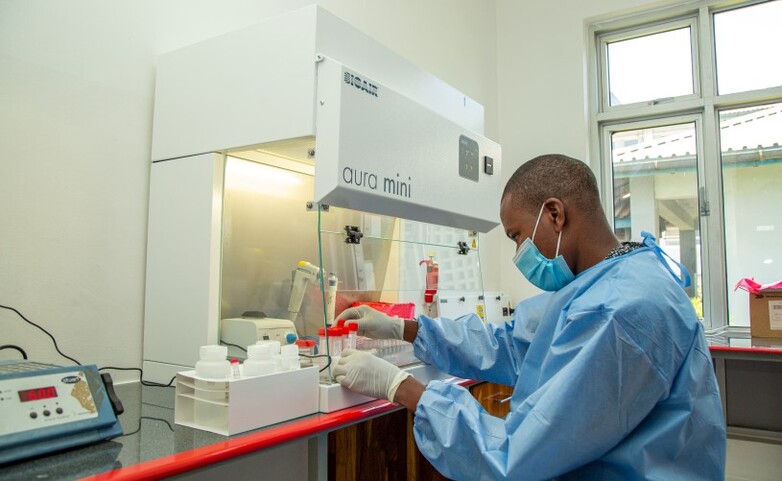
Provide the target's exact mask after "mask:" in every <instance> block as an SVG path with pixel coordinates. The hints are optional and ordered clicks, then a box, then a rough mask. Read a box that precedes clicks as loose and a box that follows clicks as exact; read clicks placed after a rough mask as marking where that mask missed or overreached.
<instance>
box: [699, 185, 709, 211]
mask: <svg viewBox="0 0 782 481" xmlns="http://www.w3.org/2000/svg"><path fill="white" fill-rule="evenodd" d="M698 205H699V209H700V213H701V217H708V216H709V215H711V208H710V207H709V201H708V200H706V188H704V187H701V188H700V189H699V194H698Z"/></svg>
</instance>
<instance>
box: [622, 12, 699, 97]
mask: <svg viewBox="0 0 782 481" xmlns="http://www.w3.org/2000/svg"><path fill="white" fill-rule="evenodd" d="M692 71H693V68H692V47H691V45H690V28H689V27H687V28H680V29H678V30H671V31H668V32H663V33H657V34H654V35H647V36H644V37H637V38H633V39H630V40H622V41H619V42H612V43H609V44H608V86H609V88H608V90H609V103H610V105H622V104H630V103H634V102H643V101H648V100H656V99H663V98H668V97H675V96H678V95H689V94H692V93H693V80H692Z"/></svg>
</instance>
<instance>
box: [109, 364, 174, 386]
mask: <svg viewBox="0 0 782 481" xmlns="http://www.w3.org/2000/svg"><path fill="white" fill-rule="evenodd" d="M106 370H114V371H138V372H139V378H138V381H139V382H140V383H141V385H142V386H150V387H173V386H172V384H173V383H174V381H175V380H176V376H174V377H172V378H171V380H170V381H168V384H161V383H158V382H152V381H145V380H144V379H142V378H143V377H144V370H143V369H141V368H140V367H114V366H106V367H101V368H98V371H106Z"/></svg>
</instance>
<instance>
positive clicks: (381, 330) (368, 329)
mask: <svg viewBox="0 0 782 481" xmlns="http://www.w3.org/2000/svg"><path fill="white" fill-rule="evenodd" d="M337 319H344V320H345V323H346V324H347V323H349V322H355V323H356V324H358V335H359V336H366V337H371V338H372V339H402V334H403V333H404V330H405V321H404V320H402V319H399V318H398V317H390V316H387V315H385V314H383V313H382V312H379V311H376V310H374V309H372V308H371V307H369V306H358V307H351V308H350V309H346V310H344V311H342V314H340V315H339V316H337Z"/></svg>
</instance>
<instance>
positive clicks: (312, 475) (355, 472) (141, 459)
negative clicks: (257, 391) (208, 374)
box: [0, 331, 782, 481]
mask: <svg viewBox="0 0 782 481" xmlns="http://www.w3.org/2000/svg"><path fill="white" fill-rule="evenodd" d="M707 339H708V342H709V348H710V350H711V354H712V358H713V360H714V366H715V372H716V374H717V379H718V382H719V385H720V393H721V396H722V400H723V408H724V410H725V417H726V419H727V423H728V433H729V435H731V436H736V437H744V438H754V439H764V440H772V441H777V442H778V441H782V410H780V409H779V407H778V399H782V339H761V338H751V337H749V335H748V333H744V332H742V331H737V332H729V333H723V334H721V335H710V336H707ZM462 384H463V385H465V386H467V387H468V388H469V389H470V391H471V392H472V394H473V396H474V397H475V398H476V399H478V400H479V401H480V402H481V404H482V405H483V406H484V407H485V408H486V409H487V411H489V412H490V413H491V414H493V415H496V416H504V415H505V414H507V413H508V410H509V408H510V402H509V401H510V396H511V394H512V392H513V390H512V388H510V387H507V386H500V385H497V384H492V383H476V382H474V381H462ZM116 389H117V394H118V395H119V397H120V399H121V400H122V402H123V404H124V406H125V413H124V414H123V415H121V416H119V419H120V422H121V424H122V427H123V431H124V432H125V433H127V434H126V435H124V436H122V437H119V438H115V439H112V440H110V441H105V442H101V443H97V444H93V445H89V446H84V447H81V448H76V449H72V450H69V451H66V452H61V453H55V454H51V455H48V456H43V457H40V458H37V459H32V460H27V461H22V462H18V463H15V464H11V465H7V466H2V467H0V479H2V480H4V481H15V480H28V479H52V480H72V479H94V480H109V479H110V480H147V479H160V478H173V479H188V480H210V479H231V480H232V481H242V480H243V479H286V480H299V479H310V480H326V479H329V480H338V481H342V480H361V479H366V480H370V479H371V480H375V479H387V480H395V479H398V480H416V479H418V480H437V479H445V478H443V477H442V476H441V475H440V474H439V473H437V471H435V470H434V468H433V467H432V466H431V465H430V464H429V463H428V461H427V460H426V459H425V458H423V456H422V455H421V454H420V453H419V452H418V449H417V448H416V446H415V441H414V439H413V436H412V423H413V417H412V414H410V413H409V412H408V411H407V410H405V409H404V408H401V407H398V406H394V405H392V404H391V403H389V402H387V401H382V400H378V401H372V402H369V403H366V404H362V405H358V406H354V407H351V408H347V409H343V410H341V411H336V412H333V413H328V414H314V415H310V416H305V417H303V418H299V419H294V420H291V421H288V422H284V423H280V424H276V425H273V426H269V427H266V428H262V429H257V430H254V431H249V432H247V433H243V434H238V435H235V436H230V437H225V436H221V435H219V434H214V433H210V432H207V431H201V430H197V429H192V428H189V427H185V426H180V425H176V424H174V389H172V388H160V387H149V386H141V385H140V384H138V383H130V384H122V385H117V386H116Z"/></svg>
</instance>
